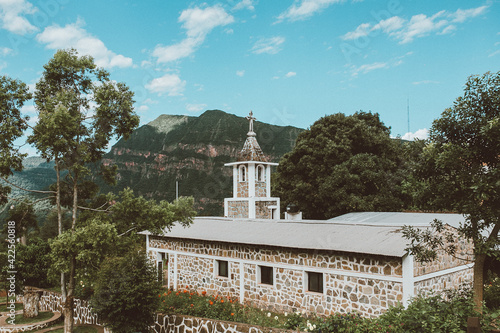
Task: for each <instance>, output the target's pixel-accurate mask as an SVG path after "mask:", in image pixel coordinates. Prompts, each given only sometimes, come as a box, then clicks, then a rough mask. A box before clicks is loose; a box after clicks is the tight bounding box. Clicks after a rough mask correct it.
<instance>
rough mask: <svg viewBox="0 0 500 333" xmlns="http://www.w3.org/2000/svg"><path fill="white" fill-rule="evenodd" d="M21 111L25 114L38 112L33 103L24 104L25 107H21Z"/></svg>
mask: <svg viewBox="0 0 500 333" xmlns="http://www.w3.org/2000/svg"><path fill="white" fill-rule="evenodd" d="M21 112H22V113H23V114H28V115H30V114H37V111H36V109H35V106H34V105H33V104H27V105H23V107H22V108H21Z"/></svg>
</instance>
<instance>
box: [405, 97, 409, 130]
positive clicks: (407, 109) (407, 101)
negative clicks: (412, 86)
mask: <svg viewBox="0 0 500 333" xmlns="http://www.w3.org/2000/svg"><path fill="white" fill-rule="evenodd" d="M406 113H407V114H408V133H410V97H408V98H407V99H406ZM408 135H409V134H408Z"/></svg>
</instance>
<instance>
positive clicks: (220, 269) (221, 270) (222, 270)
mask: <svg viewBox="0 0 500 333" xmlns="http://www.w3.org/2000/svg"><path fill="white" fill-rule="evenodd" d="M216 263H217V264H216V266H217V267H216V269H217V276H222V277H228V276H229V272H228V271H229V270H228V262H227V261H224V260H217V262H216Z"/></svg>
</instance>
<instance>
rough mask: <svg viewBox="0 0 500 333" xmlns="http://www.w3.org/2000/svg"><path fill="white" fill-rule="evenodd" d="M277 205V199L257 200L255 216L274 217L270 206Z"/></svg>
mask: <svg viewBox="0 0 500 333" xmlns="http://www.w3.org/2000/svg"><path fill="white" fill-rule="evenodd" d="M271 205H274V206H277V205H278V203H277V202H276V201H256V202H255V218H258V219H272V218H273V216H272V211H271V209H269V208H268V207H269V206H271Z"/></svg>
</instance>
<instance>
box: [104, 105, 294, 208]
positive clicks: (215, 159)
mask: <svg viewBox="0 0 500 333" xmlns="http://www.w3.org/2000/svg"><path fill="white" fill-rule="evenodd" d="M254 126H255V131H256V133H257V140H258V142H259V144H260V146H261V147H262V150H263V151H264V153H265V154H266V155H267V156H268V157H269V159H270V161H273V162H278V161H279V159H280V158H281V156H283V154H285V153H286V152H288V151H290V150H291V149H292V148H293V146H294V144H295V140H296V138H297V135H298V134H299V133H300V132H301V131H302V129H299V128H295V127H291V126H286V127H284V126H275V125H269V124H266V123H262V122H258V121H257V122H255V125H254ZM247 131H248V121H247V120H246V119H245V118H243V117H238V116H235V115H232V114H228V113H225V112H223V111H219V110H212V111H206V112H205V113H203V114H202V115H200V116H199V117H188V116H172V115H162V116H160V117H158V118H157V119H156V120H154V121H152V122H150V123H148V124H146V125H144V126H142V127H140V128H139V129H137V130H136V131H134V133H133V134H132V135H131V137H130V138H129V139H128V140H126V141H125V140H120V141H118V142H117V143H116V144H115V145H114V146H113V148H112V149H111V151H110V152H109V153H108V154H106V156H105V157H104V159H103V161H102V162H103V163H105V164H107V165H109V164H116V165H117V166H118V178H117V179H118V182H117V186H116V187H110V186H106V185H102V186H103V187H102V190H103V191H104V192H107V191H112V192H118V191H120V190H121V189H123V188H125V187H127V186H129V187H131V188H133V189H134V191H136V193H138V194H141V195H143V196H145V197H148V198H155V199H158V200H160V199H166V200H169V201H170V200H173V199H175V182H176V180H177V181H178V182H179V195H184V196H193V197H194V198H195V199H196V203H197V207H196V208H197V209H198V211H199V214H200V215H222V214H223V199H224V198H225V197H228V196H231V192H232V179H231V176H232V171H231V169H230V168H227V167H224V163H228V162H233V161H235V160H236V156H237V153H238V152H239V151H240V150H241V148H242V147H243V143H244V142H245V139H246V133H247Z"/></svg>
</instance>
